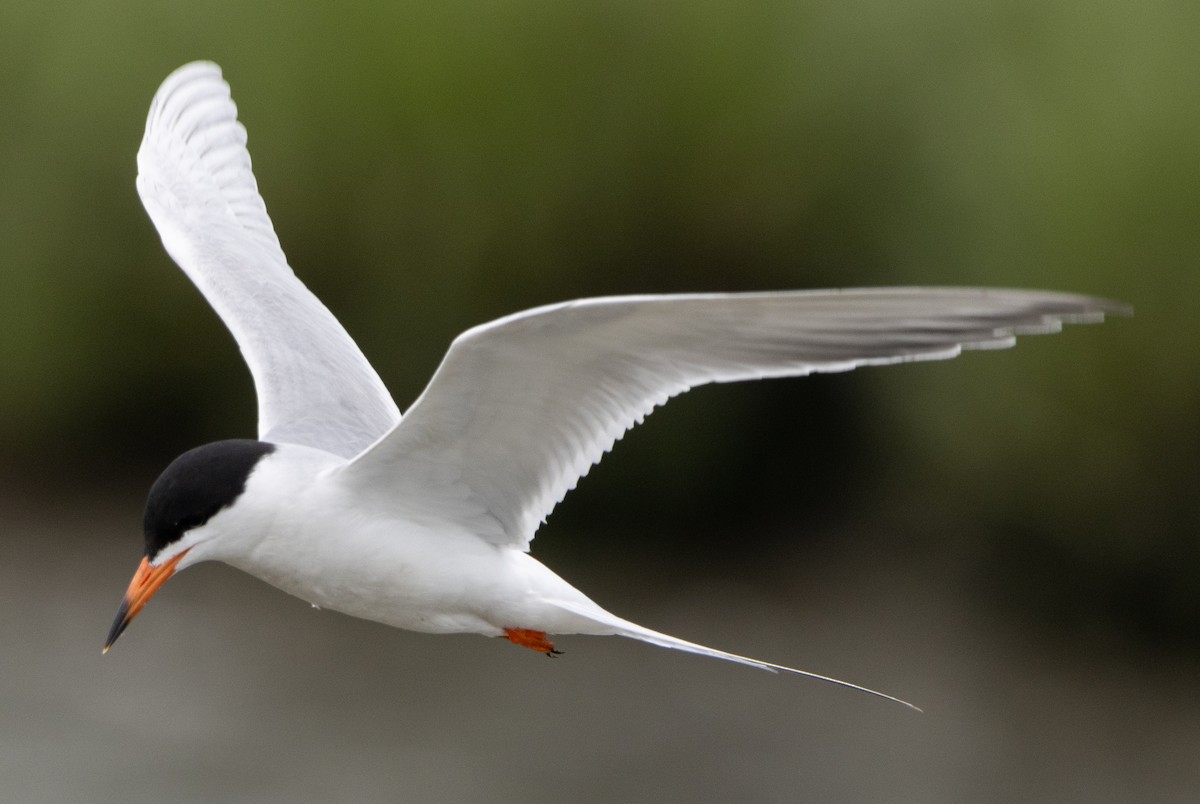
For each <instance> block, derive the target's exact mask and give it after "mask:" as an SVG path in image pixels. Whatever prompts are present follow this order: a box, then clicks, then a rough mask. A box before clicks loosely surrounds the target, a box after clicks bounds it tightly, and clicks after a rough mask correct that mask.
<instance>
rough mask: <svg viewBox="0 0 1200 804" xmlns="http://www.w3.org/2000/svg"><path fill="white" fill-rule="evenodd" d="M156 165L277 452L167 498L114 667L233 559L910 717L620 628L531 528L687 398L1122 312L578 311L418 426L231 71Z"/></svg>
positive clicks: (902, 302)
mask: <svg viewBox="0 0 1200 804" xmlns="http://www.w3.org/2000/svg"><path fill="white" fill-rule="evenodd" d="M137 162H138V176H137V189H138V193H139V195H140V196H141V199H142V203H143V204H144V205H145V208H146V211H147V212H148V213H149V215H150V219H151V220H152V221H153V223H154V226H155V227H156V228H157V230H158V233H159V235H160V236H161V238H162V242H163V245H164V246H165V248H166V251H167V252H168V254H170V256H171V257H172V258H173V259H174V261H175V262H176V263H178V264H179V267H180V268H182V269H183V271H184V272H185V273H186V274H187V276H188V277H189V278H190V279H191V281H192V282H193V283H194V284H195V285H196V286H197V287H198V288H199V290H200V292H201V293H202V294H203V295H204V296H205V298H206V299H207V300H208V302H209V303H210V304H211V305H212V307H213V308H214V310H215V311H216V312H217V314H218V315H219V316H220V317H221V319H222V321H223V322H224V323H225V325H226V326H227V327H228V328H229V330H230V332H231V333H232V334H233V336H234V339H235V340H236V342H237V344H238V346H239V348H240V349H241V352H242V354H243V356H244V358H245V360H246V363H247V364H248V365H249V368H250V372H251V374H252V376H253V379H254V384H255V389H256V392H257V401H258V437H257V439H234V440H227V441H219V442H216V443H212V444H206V445H204V446H200V447H197V448H195V449H193V450H191V451H189V452H186V453H184V454H183V455H182V456H180V457H179V458H177V459H176V460H175V461H174V462H172V463H171V464H170V465H169V466H168V467H167V469H166V470H165V471H164V472H163V473H162V475H161V476H160V477H159V478H158V480H157V481H156V482H155V483H154V484H153V486H152V488H151V489H150V493H149V496H148V498H147V502H146V510H145V518H144V531H145V555H144V557H143V558H142V560H141V564H140V566H139V567H138V568H137V572H136V573H135V575H134V577H133V581H132V582H131V583H130V584H129V587H128V590H127V591H126V593H125V595H124V598H123V600H122V602H121V604H120V609H119V611H118V612H117V616H116V619H115V621H114V622H113V625H112V629H111V631H110V632H109V634H108V639H107V641H106V642H105V645H104V651H105V652H107V651H108V649H109V648H110V647H111V646H112V644H113V642H115V641H116V639H117V638H118V637H119V636H120V635H121V634H122V632H124V631H125V629H126V628H127V627H128V625H129V624H130V622H132V621H133V619H134V618H135V617H136V616H137V615H138V613H139V612H140V611H141V610H142V608H143V607H144V606H145V605H146V603H147V602H148V601H149V600H150V598H151V597H152V596H153V595H154V594H155V592H157V591H158V589H159V588H160V587H161V586H162V585H163V583H164V582H166V581H167V580H168V579H169V578H170V577H171V576H172V575H173V574H174V573H176V572H179V571H180V570H182V569H184V568H185V567H188V566H191V565H192V564H197V563H199V562H201V561H223V562H225V563H226V564H230V565H232V566H234V567H236V568H238V569H241V570H243V571H245V572H248V573H250V574H251V575H254V576H256V577H258V578H261V579H262V580H264V581H266V582H267V583H269V584H272V585H273V586H276V587H278V588H279V589H282V590H283V591H285V592H288V593H290V594H292V595H295V596H297V597H299V598H302V599H303V600H306V601H308V602H310V603H312V604H313V605H315V606H318V607H320V608H325V609H333V610H335V611H339V612H343V613H345V614H349V615H353V616H356V617H363V618H366V619H369V620H375V621H378V622H381V623H386V624H388V625H391V626H396V627H399V628H405V629H409V630H412V631H420V632H427V633H440V634H445V633H473V634H482V635H485V636H491V637H505V638H507V639H508V640H510V641H512V642H514V643H516V644H517V645H520V646H523V647H526V648H531V649H533V650H535V651H538V652H541V653H545V654H549V655H555V654H556V653H557V651H556V649H555V647H554V643H553V642H552V641H551V640H550V635H554V634H590V635H619V636H623V637H629V638H632V639H637V640H641V641H643V642H648V643H650V644H653V645H659V646H661V647H665V648H674V649H677V650H682V651H688V652H691V653H696V654H701V655H704V656H710V657H715V658H718V659H725V660H728V661H732V662H739V663H741V664H746V665H752V666H754V667H759V668H763V669H766V670H772V671H783V672H787V673H795V674H798V675H802V676H807V677H810V678H817V679H820V680H823V681H829V682H831V683H834V684H839V685H842V686H846V687H850V688H853V689H857V690H862V691H864V692H868V693H870V694H872V695H878V696H880V697H883V698H887V699H889V700H893V701H897V702H899V703H904V704H905V705H907V706H912V704H907V703H906V702H905V701H901V700H899V699H898V698H894V697H892V696H890V695H886V694H884V693H880V692H876V691H874V690H869V689H866V688H865V687H860V686H858V685H856V684H851V683H849V682H846V681H840V680H838V679H833V678H829V677H827V676H822V675H818V674H816V673H810V672H808V671H804V670H797V669H795V668H791V667H785V666H783V665H778V664H774V663H771V662H766V661H761V660H759V659H753V658H749V657H745V656H738V655H735V654H733V653H727V652H725V651H721V650H716V649H714V648H709V647H705V646H703V645H698V644H695V643H692V642H687V641H685V640H682V639H678V638H676V637H673V636H668V635H667V634H663V633H659V632H657V631H653V630H650V629H649V628H645V627H643V626H640V625H637V624H635V623H633V622H630V621H629V620H626V619H623V618H621V617H618V616H616V615H614V614H610V613H609V612H608V611H606V610H605V609H603V608H601V607H600V606H599V605H597V604H596V603H594V602H592V600H591V599H589V598H588V597H587V596H586V595H584V594H583V593H582V592H580V591H579V590H577V589H575V588H574V587H573V586H571V585H570V584H569V583H567V582H566V581H565V580H563V579H562V578H560V577H559V576H558V575H556V574H555V573H554V572H552V571H551V570H550V569H548V568H547V567H546V566H545V565H543V564H542V563H541V562H539V561H538V560H536V559H535V558H533V557H532V556H531V555H530V554H529V545H530V541H531V540H532V539H533V536H534V532H535V531H536V530H537V529H538V526H539V525H540V524H541V523H542V522H544V521H545V519H546V517H547V516H548V515H549V514H550V512H551V510H552V509H553V508H554V507H555V505H556V504H557V503H558V502H559V501H560V500H562V498H563V496H564V495H565V494H566V493H567V492H568V491H570V490H571V489H572V488H574V487H575V484H576V483H577V482H578V481H579V479H580V478H581V477H582V476H584V475H585V474H587V472H588V469H589V468H590V467H591V466H592V465H594V464H595V463H597V462H598V461H599V460H600V458H601V457H602V456H603V455H604V454H605V453H606V452H608V451H609V450H610V449H611V448H612V447H613V445H614V444H615V443H616V441H617V440H618V439H620V438H621V436H622V435H623V434H624V433H625V432H626V431H627V430H628V429H630V428H631V427H633V426H634V425H635V424H637V423H639V422H640V421H642V419H643V418H644V417H645V416H646V415H647V414H649V413H650V412H651V411H652V410H654V408H656V407H657V406H659V405H662V404H663V403H665V402H666V401H667V400H668V399H670V398H671V397H673V396H675V395H677V394H680V393H683V392H684V391H687V390H688V389H690V388H694V387H696V386H699V385H704V384H706V383H717V382H733V381H737V380H750V379H759V378H768V377H799V376H804V375H807V374H810V373H813V372H833V371H845V370H848V369H852V368H855V367H856V366H867V365H882V364H888V363H902V362H907V361H915V360H936V359H943V358H950V357H954V356H956V355H957V354H959V352H960V351H962V350H963V349H977V348H995V347H1004V346H1009V345H1011V344H1012V343H1013V340H1014V338H1015V336H1016V335H1017V334H1025V333H1043V332H1055V331H1058V329H1059V328H1060V326H1061V324H1062V323H1063V322H1096V321H1100V320H1102V319H1103V318H1104V315H1105V314H1106V313H1109V314H1113V313H1126V312H1128V310H1127V308H1126V307H1124V306H1123V305H1120V304H1117V303H1114V302H1111V301H1107V300H1104V299H1098V298H1091V297H1086V296H1079V295H1071V294H1063V293H1051V292H1040V291H1024V290H994V289H976V288H875V289H858V290H827V291H787V292H767V293H738V294H725V293H712V294H680V295H640V296H613V297H605V298H590V299H580V300H577V301H570V302H566V303H562V304H553V305H549V306H545V307H538V308H536V309H532V310H526V311H524V312H519V313H516V314H514V315H510V316H507V317H505V318H501V319H498V320H496V321H493V322H491V323H487V324H483V325H480V326H477V327H474V328H472V329H469V330H467V331H466V332H464V333H463V334H461V335H459V336H458V337H457V338H456V339H455V340H454V341H453V343H452V344H451V346H450V349H449V351H448V352H447V354H446V356H445V358H444V359H443V361H442V363H441V365H440V366H439V368H438V369H437V371H436V373H435V374H434V376H433V379H432V380H431V381H430V383H429V385H428V386H427V387H426V388H425V390H424V391H423V392H422V394H421V395H420V396H419V397H418V399H417V400H416V402H414V403H413V404H412V406H411V407H410V408H409V409H408V411H407V412H406V413H405V414H404V415H403V416H402V415H401V413H400V409H399V408H398V407H397V406H396V404H395V402H393V400H392V398H391V396H390V395H389V394H388V391H387V389H386V388H385V387H384V385H383V383H382V382H381V381H380V379H379V377H378V375H377V374H376V373H375V371H374V370H373V369H372V368H371V366H370V364H369V363H368V362H367V360H366V358H365V357H364V356H363V355H362V353H361V352H360V351H359V350H358V348H357V347H356V346H355V344H354V341H353V340H351V338H350V336H349V335H348V334H347V333H346V331H345V330H344V329H343V328H342V326H341V325H340V324H339V323H338V321H337V319H335V318H334V317H333V315H332V314H331V313H330V312H329V310H328V309H326V308H325V306H324V305H323V304H322V303H321V302H320V301H319V300H318V299H317V298H316V297H315V296H314V295H313V294H312V293H311V292H310V291H309V290H308V289H307V288H306V287H305V286H304V285H303V284H302V283H301V282H300V280H299V279H297V277H296V275H295V274H294V273H293V271H292V269H291V268H290V267H289V265H288V262H287V260H286V259H285V257H284V254H283V251H282V249H281V248H280V245H279V240H278V239H277V238H276V236H275V231H274V228H273V226H272V224H271V220H270V218H269V217H268V216H267V210H266V206H265V204H264V202H263V199H262V197H261V196H260V195H259V192H258V185H257V182H256V181H255V178H254V175H253V172H252V170H251V163H250V155H249V152H248V151H247V149H246V130H245V128H244V127H243V126H242V124H241V123H239V122H238V119H237V108H236V107H235V105H234V103H233V100H232V97H231V93H230V89H229V85H228V84H227V83H226V82H225V81H224V79H223V78H222V75H221V70H220V68H219V67H218V66H217V65H215V64H212V63H210V62H196V63H192V64H188V65H185V66H183V67H181V68H180V69H178V70H176V71H175V72H174V73H172V74H171V75H170V76H168V77H167V79H166V80H165V81H164V82H163V84H162V86H161V87H160V88H159V90H158V92H157V93H156V94H155V96H154V99H153V101H152V103H151V106H150V112H149V115H148V119H147V121H146V130H145V136H144V138H143V140H142V143H141V147H140V149H139V151H138V155H137ZM913 708H915V707H913Z"/></svg>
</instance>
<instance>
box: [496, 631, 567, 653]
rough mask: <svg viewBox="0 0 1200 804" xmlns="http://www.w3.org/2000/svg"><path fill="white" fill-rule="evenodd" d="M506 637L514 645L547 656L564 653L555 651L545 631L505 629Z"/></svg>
mask: <svg viewBox="0 0 1200 804" xmlns="http://www.w3.org/2000/svg"><path fill="white" fill-rule="evenodd" d="M504 636H505V638H507V639H508V641H509V642H512V643H513V644H514V645H520V646H521V647H522V648H529V649H530V650H536V651H537V652H538V653H544V654H546V655H547V656H559V655H561V654H562V651H558V650H555V649H554V643H553V642H551V641H550V640H548V639H546V632H545V631H533V630H530V629H528V628H505V629H504Z"/></svg>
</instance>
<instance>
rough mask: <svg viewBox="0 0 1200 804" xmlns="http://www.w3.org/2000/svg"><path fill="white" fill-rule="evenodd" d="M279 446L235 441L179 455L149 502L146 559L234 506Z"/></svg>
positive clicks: (146, 521) (154, 490) (158, 482)
mask: <svg viewBox="0 0 1200 804" xmlns="http://www.w3.org/2000/svg"><path fill="white" fill-rule="evenodd" d="M274 451H275V445H274V444H268V443H266V442H265V441H252V440H250V439H231V440H229V441H217V442H214V443H212V444H205V445H204V446H202V447H196V448H195V449H193V450H188V451H187V452H185V453H183V454H182V455H180V456H179V457H178V458H176V459H175V460H174V461H172V462H171V465H170V466H168V467H167V468H166V471H164V472H163V473H162V474H161V475H159V477H158V480H156V481H154V485H153V486H151V487H150V495H149V497H147V499H146V516H145V531H146V555H147V556H148V557H149V558H150V560H151V561H153V560H154V558H155V556H157V555H158V552H159V551H160V550H162V549H163V548H164V547H166V546H167V545H169V544H171V543H172V542H174V541H176V540H177V539H178V538H179V537H180V536H182V535H183V534H184V533H185V532H187V531H188V530H191V529H192V528H195V527H199V526H200V525H203V524H204V523H205V522H207V521H208V520H209V519H211V518H212V517H213V516H214V515H215V514H216V513H217V512H218V511H220V510H221V509H223V508H227V507H229V506H230V505H232V504H233V502H234V500H236V499H237V498H238V497H240V496H241V494H242V492H243V491H245V490H246V479H247V478H249V477H250V473H251V472H252V471H254V467H255V466H257V465H258V462H259V461H260V460H262V458H263V457H264V456H266V455H270V454H271V453H272V452H274Z"/></svg>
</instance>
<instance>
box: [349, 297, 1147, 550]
mask: <svg viewBox="0 0 1200 804" xmlns="http://www.w3.org/2000/svg"><path fill="white" fill-rule="evenodd" d="M1127 312H1128V309H1127V308H1125V307H1123V306H1121V305H1118V304H1115V303H1113V302H1109V301H1105V300H1102V299H1094V298H1087V297H1084V296H1074V295H1067V294H1060V293H1043V292H1036V291H1020V290H980V289H957V288H899V289H869V290H843V291H837V290H833V291H815V292H785V293H754V294H733V295H727V294H721V295H680V296H630V297H616V298H598V299H584V300H581V301H575V302H568V303H565V304H558V305H553V306H549V307H540V308H537V309H534V310H529V311H526V312H523V313H518V314H516V315H513V316H509V317H507V318H502V319H500V320H498V321H494V322H492V323H490V324H484V325H482V326H479V327H475V328H474V329H471V330H468V331H467V332H465V333H463V334H462V335H460V336H459V337H458V338H457V339H456V340H455V341H454V343H453V345H452V346H451V347H450V351H449V352H448V353H447V354H446V357H445V359H444V360H443V361H442V364H441V366H440V367H439V368H438V370H437V373H436V374H435V375H434V377H433V380H432V381H431V382H430V383H429V386H428V387H427V388H426V389H425V391H424V393H423V394H422V395H421V397H420V398H419V399H418V400H417V401H416V403H415V404H414V405H413V406H412V408H411V409H410V410H409V411H408V412H407V413H406V414H405V417H404V420H403V421H401V422H400V423H399V424H398V425H397V426H396V427H395V428H394V429H393V430H392V431H391V432H390V433H388V435H387V436H386V437H384V438H383V439H381V440H380V441H379V442H378V443H377V444H375V445H374V446H373V447H371V449H369V450H368V451H366V452H365V453H364V454H362V455H360V456H359V457H357V458H356V459H355V460H354V461H352V462H351V463H350V464H349V465H347V466H346V467H344V468H343V469H342V470H341V473H342V477H343V479H344V481H345V482H347V483H348V484H351V485H353V486H354V487H355V488H356V489H358V490H359V491H360V493H362V494H366V495H373V496H374V498H375V501H376V502H377V503H378V504H381V505H397V506H403V508H404V512H405V515H406V516H409V517H412V518H420V517H422V516H428V517H429V518H430V521H437V522H442V523H457V524H458V525H460V526H461V527H463V528H466V529H469V530H471V531H473V532H475V533H477V534H478V535H479V536H481V537H482V538H484V539H487V540H488V541H491V542H494V543H496V544H504V545H513V546H517V547H520V548H521V549H528V546H529V541H530V540H531V539H532V538H533V534H534V531H535V530H536V529H537V527H538V525H539V524H540V523H541V522H542V521H544V520H545V517H546V516H548V515H549V513H550V511H551V510H552V509H553V508H554V506H555V505H556V504H557V503H558V502H559V501H560V500H561V499H562V498H563V496H564V495H565V494H566V493H567V492H568V491H569V490H570V489H572V488H574V486H575V483H576V482H577V481H578V479H579V478H580V477H581V476H583V475H584V474H586V473H587V471H588V469H589V468H590V467H591V466H592V465H593V464H595V463H596V462H597V461H599V460H600V458H601V457H602V456H603V455H604V453H605V452H607V451H608V450H609V449H611V448H612V446H613V444H614V443H615V442H616V441H617V439H619V438H620V437H621V436H622V435H623V434H624V433H625V431H626V430H628V429H629V428H630V427H632V426H633V425H635V424H637V423H638V422H640V421H641V420H642V418H643V417H645V416H646V415H647V414H648V413H650V411H651V410H653V409H654V408H655V407H656V406H658V405H661V404H663V403H664V402H666V401H667V400H668V399H670V398H671V397H672V396H675V395H676V394H680V393H682V392H684V391H686V390H688V389H689V388H694V387H696V386H698V385H703V384H705V383H711V382H732V381H735V380H750V379H758V378H765V377H795V376H803V375H806V374H810V373H812V372H828V371H844V370H847V369H852V368H855V367H856V366H863V365H881V364H886V363H900V362H905V361H912V360H937V359H943V358H949V357H954V356H955V355H957V354H958V353H959V352H960V351H961V350H962V349H969V348H996V347H1004V346H1010V345H1012V343H1013V341H1014V339H1015V335H1017V334H1026V333H1042V332H1055V331H1057V330H1058V329H1059V328H1060V325H1061V323H1062V322H1094V321H1100V320H1102V319H1103V317H1104V314H1105V313H1127Z"/></svg>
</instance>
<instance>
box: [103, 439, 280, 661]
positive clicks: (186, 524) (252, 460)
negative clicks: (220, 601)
mask: <svg viewBox="0 0 1200 804" xmlns="http://www.w3.org/2000/svg"><path fill="white" fill-rule="evenodd" d="M274 451H275V447H274V445H272V444H268V443H266V442H263V441H251V440H241V439H239V440H230V441H217V442H215V443H212V444H205V445H204V446H202V447H196V448H195V449H193V450H189V451H188V452H185V453H184V454H183V455H180V456H179V457H178V458H176V459H175V460H174V461H173V462H172V463H171V465H170V466H168V467H167V468H166V471H164V472H163V473H162V474H161V475H159V478H158V480H156V481H155V482H154V485H153V486H152V487H151V488H150V495H149V497H147V499H146V515H145V523H144V526H145V533H146V554H145V556H144V557H143V558H142V563H141V564H140V565H138V568H137V572H135V573H134V575H133V580H132V581H131V582H130V584H129V589H127V590H126V592H125V597H124V598H123V599H122V600H121V607H120V608H119V609H118V610H117V617H116V619H115V620H113V624H112V629H111V630H110V631H109V632H108V639H107V640H106V641H105V643H104V652H105V653H107V652H108V649H109V648H110V647H112V644H113V643H114V642H116V641H117V637H119V636H121V634H122V632H124V630H125V629H126V628H127V627H129V624H130V623H131V622H133V618H134V617H136V616H137V615H138V613H139V612H141V610H142V609H143V608H144V607H145V605H146V603H147V602H148V601H149V600H150V598H151V597H153V596H154V593H155V592H157V591H158V589H159V587H161V586H162V585H163V584H164V583H166V581H167V579H168V578H170V577H171V576H172V575H174V574H175V573H176V572H178V571H179V570H181V569H183V568H184V567H186V566H189V565H191V564H195V563H197V562H200V561H204V560H206V559H209V558H214V557H217V556H218V555H219V554H220V550H221V542H222V536H223V535H224V534H223V531H225V530H228V528H222V527H221V525H222V522H221V520H222V517H221V516H219V514H221V513H222V512H223V511H226V510H227V509H232V508H233V507H234V505H235V504H236V503H237V501H238V499H239V498H240V497H241V496H242V494H243V492H245V490H246V481H247V480H248V479H249V477H250V474H251V473H252V472H253V471H254V469H255V467H257V466H258V463H259V461H261V460H262V459H263V458H264V457H266V456H267V455H270V454H271V453H272V452H274Z"/></svg>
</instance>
